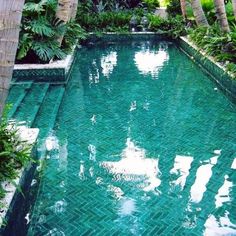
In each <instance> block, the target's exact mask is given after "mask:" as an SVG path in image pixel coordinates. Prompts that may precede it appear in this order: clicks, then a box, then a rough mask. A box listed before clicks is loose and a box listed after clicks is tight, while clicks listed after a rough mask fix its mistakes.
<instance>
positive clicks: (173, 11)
mask: <svg viewBox="0 0 236 236" xmlns="http://www.w3.org/2000/svg"><path fill="white" fill-rule="evenodd" d="M166 11H167V13H168V14H169V15H170V16H176V15H181V7H180V1H179V0H170V1H169V4H168V5H167V8H166Z"/></svg>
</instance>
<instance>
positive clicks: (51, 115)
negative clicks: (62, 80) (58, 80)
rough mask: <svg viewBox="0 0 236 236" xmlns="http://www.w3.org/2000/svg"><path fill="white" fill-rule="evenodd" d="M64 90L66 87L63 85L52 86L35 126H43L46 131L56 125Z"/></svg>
mask: <svg viewBox="0 0 236 236" xmlns="http://www.w3.org/2000/svg"><path fill="white" fill-rule="evenodd" d="M64 91H65V87H64V86H62V85H51V86H50V88H49V89H48V92H47V94H46V96H45V99H44V102H43V104H42V106H41V108H40V110H39V112H38V116H37V117H36V119H35V122H34V124H33V127H37V128H41V129H43V130H44V132H47V131H48V130H50V129H52V128H53V127H54V123H55V120H56V117H57V113H58V109H59V107H60V104H61V101H62V97H63V94H64ZM40 136H41V135H40ZM43 136H44V135H43ZM41 137H42V136H41Z"/></svg>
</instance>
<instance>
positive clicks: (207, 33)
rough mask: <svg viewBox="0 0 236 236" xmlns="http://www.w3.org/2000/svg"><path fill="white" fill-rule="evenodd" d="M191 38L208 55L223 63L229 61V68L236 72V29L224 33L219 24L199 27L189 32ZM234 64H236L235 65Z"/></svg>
mask: <svg viewBox="0 0 236 236" xmlns="http://www.w3.org/2000/svg"><path fill="white" fill-rule="evenodd" d="M189 35H190V39H191V40H192V41H193V42H194V43H195V44H196V45H197V46H198V47H199V48H201V49H202V50H204V51H205V52H206V53H207V55H209V56H213V57H214V58H215V59H216V60H217V61H219V62H221V63H225V62H228V63H229V66H228V69H229V70H230V71H231V72H232V73H235V63H236V31H233V32H231V33H222V32H221V30H220V29H219V26H218V25H217V24H215V25H213V26H212V27H210V28H206V27H198V28H196V29H192V30H191V31H190V32H189ZM233 65H234V66H233Z"/></svg>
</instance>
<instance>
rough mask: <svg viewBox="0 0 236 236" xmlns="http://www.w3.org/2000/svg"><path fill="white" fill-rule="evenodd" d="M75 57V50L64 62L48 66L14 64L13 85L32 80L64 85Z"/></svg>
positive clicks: (56, 62)
mask: <svg viewBox="0 0 236 236" xmlns="http://www.w3.org/2000/svg"><path fill="white" fill-rule="evenodd" d="M75 55H76V48H75V49H74V51H73V53H72V54H71V55H68V56H67V57H66V58H65V59H64V60H60V61H55V62H52V63H49V64H16V65H15V66H14V71H13V83H14V82H22V81H29V80H34V81H35V82H50V83H52V84H65V83H66V82H67V80H68V77H69V73H70V69H71V67H72V64H73V61H74V57H75Z"/></svg>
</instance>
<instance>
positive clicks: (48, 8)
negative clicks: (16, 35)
mask: <svg viewBox="0 0 236 236" xmlns="http://www.w3.org/2000/svg"><path fill="white" fill-rule="evenodd" d="M56 7H57V0H39V1H38V2H37V3H36V2H34V1H31V0H28V1H26V3H25V5H24V11H23V18H22V26H21V32H20V40H19V46H18V52H17V60H18V62H19V63H21V62H23V63H25V62H27V63H42V62H44V63H45V62H48V61H50V60H51V59H62V58H64V57H65V56H66V53H68V52H70V51H71V49H72V47H73V45H74V44H75V43H76V42H77V39H80V38H83V37H85V33H84V31H83V30H82V28H81V27H80V26H79V25H78V23H76V22H74V21H73V22H70V23H68V24H66V25H65V24H63V23H62V22H61V21H59V20H57V19H55V11H56ZM72 28H73V30H71V29H72ZM67 31H68V32H69V33H67V34H68V36H67V38H66V39H65V42H64V43H63V45H62V47H61V45H60V44H59V43H58V40H57V39H58V38H59V37H60V35H64V33H65V32H67ZM71 38H73V39H74V40H73V41H72V40H69V39H71Z"/></svg>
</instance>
